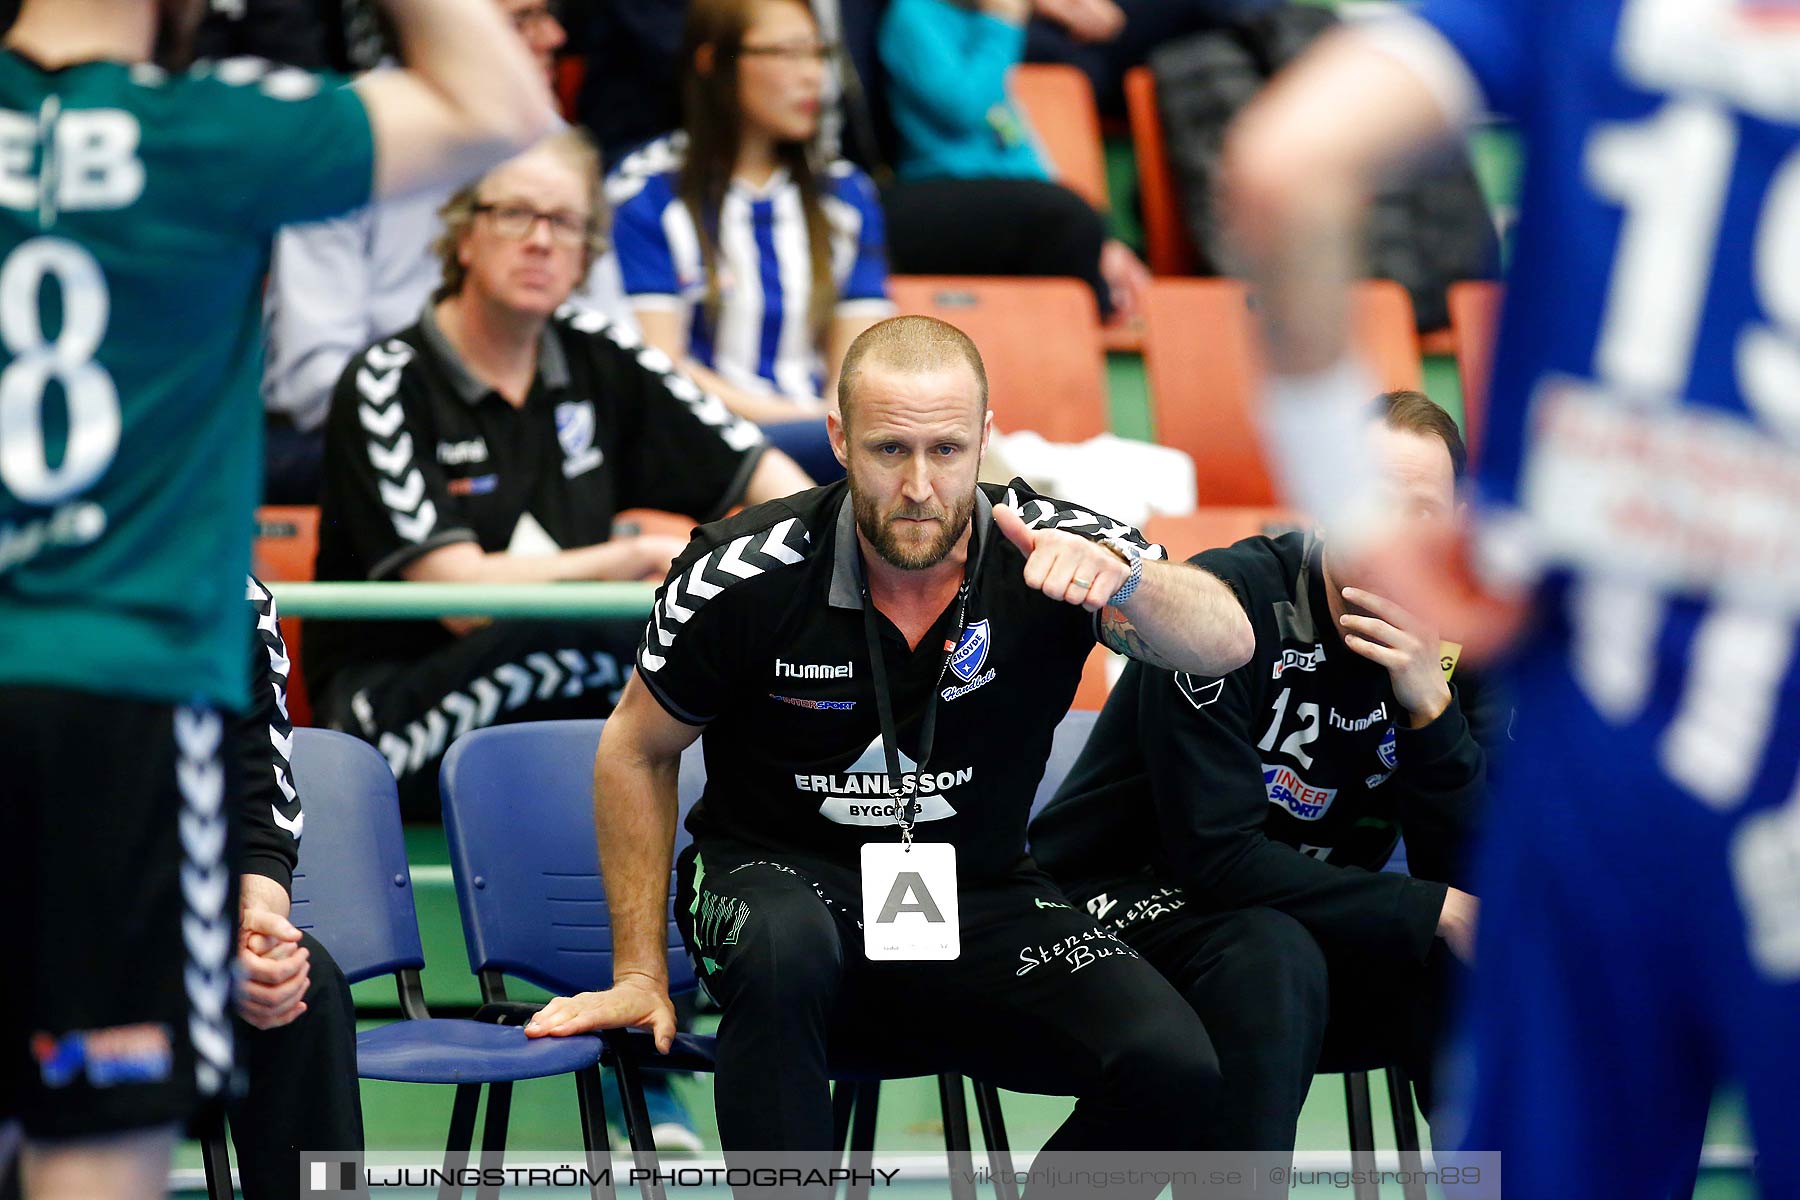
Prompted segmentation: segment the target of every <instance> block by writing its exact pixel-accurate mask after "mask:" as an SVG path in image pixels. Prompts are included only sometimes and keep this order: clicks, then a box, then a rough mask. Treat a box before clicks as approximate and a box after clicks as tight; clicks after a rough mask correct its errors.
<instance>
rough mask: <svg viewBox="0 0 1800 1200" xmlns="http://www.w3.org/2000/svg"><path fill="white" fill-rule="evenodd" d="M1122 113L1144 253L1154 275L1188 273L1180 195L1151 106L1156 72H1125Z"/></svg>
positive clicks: (1190, 253)
mask: <svg viewBox="0 0 1800 1200" xmlns="http://www.w3.org/2000/svg"><path fill="white" fill-rule="evenodd" d="M1125 116H1126V120H1127V121H1129V122H1130V125H1131V149H1132V152H1133V154H1135V155H1136V157H1137V172H1138V203H1139V205H1140V207H1141V209H1142V213H1143V218H1144V257H1145V259H1146V260H1147V261H1148V262H1149V265H1150V269H1151V270H1152V271H1154V272H1155V273H1156V274H1158V275H1192V274H1193V273H1194V267H1195V264H1196V261H1197V259H1196V256H1195V254H1194V245H1193V242H1192V241H1190V240H1189V238H1188V234H1187V226H1185V225H1184V224H1182V221H1181V200H1180V198H1179V197H1178V196H1177V195H1176V193H1175V174H1174V172H1173V171H1172V170H1171V169H1170V167H1169V151H1168V147H1167V146H1166V145H1165V144H1164V142H1163V127H1162V114H1161V113H1160V112H1159V111H1158V110H1157V107H1156V76H1155V75H1153V74H1151V72H1150V68H1149V67H1133V68H1132V69H1131V70H1129V71H1127V72H1125Z"/></svg>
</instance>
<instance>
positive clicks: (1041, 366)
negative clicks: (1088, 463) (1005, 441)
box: [888, 275, 1107, 442]
mask: <svg viewBox="0 0 1800 1200" xmlns="http://www.w3.org/2000/svg"><path fill="white" fill-rule="evenodd" d="M888 283H889V287H888V290H889V294H890V295H892V296H893V298H894V303H895V304H896V305H898V306H899V309H900V311H901V312H903V313H912V314H922V315H924V316H930V317H937V318H939V319H940V320H944V321H948V322H950V324H952V325H954V326H956V327H957V328H958V329H960V330H962V331H963V332H964V333H966V334H968V335H969V336H970V337H971V338H973V339H974V340H975V345H976V347H977V348H979V349H980V351H981V358H982V362H983V363H984V364H985V365H986V367H987V377H988V405H989V407H990V408H992V409H993V410H994V421H995V423H996V424H997V425H999V426H1000V428H1002V429H1004V430H1007V431H1008V432H1017V431H1019V430H1024V429H1029V430H1033V431H1035V432H1037V433H1040V434H1042V435H1043V436H1044V437H1046V438H1048V439H1049V440H1051V441H1053V442H1079V441H1085V440H1086V439H1088V438H1091V437H1095V436H1097V435H1099V434H1101V433H1104V432H1106V427H1107V410H1106V352H1105V350H1104V349H1103V348H1102V346H1101V342H1100V316H1099V310H1098V309H1097V308H1096V307H1095V305H1094V294H1093V292H1092V291H1090V290H1089V289H1088V287H1087V285H1086V284H1083V283H1081V282H1079V281H1077V280H1073V279H1001V278H987V277H981V276H955V275H936V276H934V275H911V276H906V275H896V276H894V277H893V278H891V279H890V280H889V281H888Z"/></svg>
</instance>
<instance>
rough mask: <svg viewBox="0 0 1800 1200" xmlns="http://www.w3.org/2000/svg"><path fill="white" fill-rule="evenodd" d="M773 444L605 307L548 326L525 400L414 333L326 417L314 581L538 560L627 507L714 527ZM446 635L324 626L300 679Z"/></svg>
mask: <svg viewBox="0 0 1800 1200" xmlns="http://www.w3.org/2000/svg"><path fill="white" fill-rule="evenodd" d="M763 447H764V443H763V438H762V434H761V433H760V431H758V430H757V428H756V427H755V426H754V425H752V424H750V423H749V422H747V421H743V420H740V419H739V418H737V417H735V416H733V415H732V414H731V412H730V411H729V410H727V409H726V408H725V406H724V404H722V403H721V402H720V401H719V400H718V399H716V398H714V397H711V396H708V395H706V394H704V393H703V392H701V391H700V389H699V388H698V387H696V386H695V385H694V383H693V382H692V381H691V380H689V379H687V378H686V377H685V376H682V375H679V374H676V373H675V372H674V370H673V366H672V364H671V363H670V362H669V360H668V358H667V356H665V355H664V354H663V353H662V352H661V351H659V350H656V349H654V348H651V347H647V346H644V345H643V344H642V343H640V342H639V341H638V340H637V338H636V337H635V336H633V335H631V334H630V333H627V332H625V331H621V330H619V329H617V328H615V327H613V326H611V325H609V324H607V322H606V320H605V318H603V317H601V316H599V315H598V314H594V313H587V312H580V311H576V310H572V309H565V310H564V311H563V312H562V313H559V314H558V315H557V316H556V317H555V318H554V319H553V320H552V321H551V322H550V323H549V324H548V325H547V326H546V327H545V330H544V336H543V340H542V341H541V342H540V344H539V346H538V369H537V377H536V379H534V380H533V381H532V385H531V391H530V394H529V395H528V396H527V397H526V400H525V405H524V407H523V408H514V407H513V406H512V405H510V404H508V403H507V402H506V401H505V400H504V399H502V398H501V397H500V395H499V393H498V392H495V391H494V390H493V389H492V388H490V387H488V386H487V385H486V384H485V383H483V382H481V381H480V380H479V379H477V378H476V377H475V376H474V375H473V374H472V373H471V372H470V371H469V369H468V367H467V366H466V365H465V364H464V363H463V361H462V359H461V358H460V357H459V356H458V355H457V353H456V351H455V349H454V348H453V347H452V346H451V345H450V343H449V341H448V340H447V339H446V338H445V336H444V333H443V331H442V330H441V329H440V328H438V325H437V321H436V319H435V317H434V316H433V312H432V309H431V308H429V307H428V308H427V309H426V310H425V313H424V315H423V317H422V318H421V319H420V321H419V323H418V324H416V325H414V326H412V327H411V328H409V329H405V330H403V331H401V332H400V333H398V334H396V335H394V336H393V337H392V338H389V339H387V340H385V341H383V342H380V343H378V344H376V345H374V346H371V347H369V348H368V349H367V350H365V351H363V352H362V353H361V354H359V355H357V356H356V357H355V358H353V359H351V361H350V365H349V366H348V367H347V368H345V371H344V375H343V377H342V378H341V379H340V380H339V381H338V386H337V390H336V391H335V393H334V394H333V396H332V401H331V412H330V416H329V417H328V419H327V421H326V434H325V484H324V495H323V497H322V501H323V503H322V511H321V514H320V523H319V558H318V572H317V577H318V578H319V579H322V580H333V579H338V580H365V579H399V578H401V577H402V576H401V570H402V568H404V567H405V566H406V564H407V563H409V562H411V561H412V560H413V559H415V558H417V557H418V556H420V555H421V554H425V553H427V552H429V551H431V550H435V549H437V548H438V547H441V546H447V545H451V544H453V543H456V542H474V543H476V544H477V545H479V546H480V547H481V548H482V549H483V550H485V551H488V552H490V553H492V552H499V551H511V552H513V553H518V554H545V553H553V552H555V551H557V550H560V549H575V548H577V547H581V546H591V545H594V544H596V543H598V542H604V541H606V540H607V538H609V537H610V536H611V534H612V522H613V517H614V515H615V514H616V513H618V512H619V510H621V509H626V508H658V509H665V510H667V511H669V512H677V513H685V514H687V515H689V516H692V517H693V518H695V519H696V520H701V521H708V520H713V519H715V518H717V517H718V516H720V515H721V514H723V513H724V512H726V511H727V510H728V509H730V508H731V507H732V506H733V505H734V504H736V503H738V501H739V499H740V498H741V497H742V495H743V492H744V488H745V486H746V484H748V482H749V480H750V474H751V472H752V470H753V469H754V468H755V466H756V463H757V460H758V459H759V458H760V457H761V455H762V451H763ZM452 637H453V635H452V634H451V633H450V632H449V631H448V630H446V629H445V628H444V627H443V625H442V624H440V623H439V622H436V621H406V622H396V621H315V622H311V623H310V624H309V625H308V628H307V631H306V672H307V683H308V684H309V685H310V686H311V687H313V688H315V689H322V688H324V687H326V686H328V685H329V683H330V681H331V679H332V678H333V676H334V675H336V674H337V672H338V671H340V670H341V669H342V668H343V667H344V666H346V665H349V664H369V663H381V662H389V663H395V662H412V661H415V660H417V659H418V658H420V657H421V656H423V655H426V654H429V653H430V652H432V651H433V650H435V649H437V648H439V647H441V646H444V645H447V644H448V643H449V642H450V641H451V640H452Z"/></svg>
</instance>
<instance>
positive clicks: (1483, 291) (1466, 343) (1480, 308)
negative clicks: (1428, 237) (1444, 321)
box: [1449, 280, 1506, 462]
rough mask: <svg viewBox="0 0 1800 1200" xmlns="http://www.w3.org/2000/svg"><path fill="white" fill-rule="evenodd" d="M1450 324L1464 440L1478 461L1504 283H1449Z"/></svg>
mask: <svg viewBox="0 0 1800 1200" xmlns="http://www.w3.org/2000/svg"><path fill="white" fill-rule="evenodd" d="M1449 298H1450V328H1451V329H1453V330H1455V331H1456V374H1457V377H1458V378H1459V379H1460V380H1461V381H1462V397H1463V440H1464V441H1465V442H1467V443H1468V445H1469V460H1470V461H1471V462H1474V461H1476V456H1477V454H1478V453H1479V451H1480V447H1481V437H1482V434H1484V433H1486V432H1487V398H1488V380H1489V377H1490V376H1492V375H1493V373H1494V343H1495V341H1496V340H1497V339H1498V337H1499V334H1500V305H1501V302H1502V301H1504V300H1505V298H1506V289H1505V287H1504V286H1503V285H1501V284H1498V283H1493V282H1490V281H1487V280H1465V281H1464V282H1461V283H1453V284H1451V285H1450V292H1449Z"/></svg>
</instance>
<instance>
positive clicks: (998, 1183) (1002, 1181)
mask: <svg viewBox="0 0 1800 1200" xmlns="http://www.w3.org/2000/svg"><path fill="white" fill-rule="evenodd" d="M974 1083H975V1115H976V1116H977V1117H978V1118H980V1120H981V1140H982V1142H983V1144H985V1145H986V1146H987V1152H988V1166H989V1167H991V1168H992V1169H993V1172H994V1200H1019V1186H1018V1184H1017V1183H1015V1182H1014V1181H1013V1161H1012V1147H1011V1146H1009V1145H1007V1141H1006V1118H1005V1116H1004V1115H1003V1114H1002V1113H1001V1112H1000V1090H999V1089H998V1088H996V1087H995V1086H994V1085H993V1084H991V1083H987V1082H984V1081H983V1080H980V1079H977V1080H975V1081H974Z"/></svg>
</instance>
